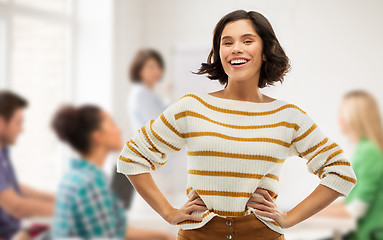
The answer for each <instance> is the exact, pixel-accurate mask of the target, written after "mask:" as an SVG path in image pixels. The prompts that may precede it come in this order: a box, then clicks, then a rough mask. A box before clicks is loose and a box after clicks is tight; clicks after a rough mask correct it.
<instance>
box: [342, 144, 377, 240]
mask: <svg viewBox="0 0 383 240" xmlns="http://www.w3.org/2000/svg"><path fill="white" fill-rule="evenodd" d="M351 165H352V168H353V170H354V171H355V175H356V178H357V183H356V186H355V187H354V188H353V189H352V190H351V192H350V194H349V195H348V196H347V197H346V198H345V201H346V204H349V203H351V201H352V200H354V199H355V198H358V199H359V200H361V201H364V202H365V203H367V204H368V205H369V208H368V210H367V212H366V214H365V215H364V216H362V217H361V218H359V219H358V221H357V229H356V231H355V233H354V235H353V238H352V239H355V240H370V239H371V238H370V236H369V235H370V232H371V231H372V230H374V229H376V228H383V154H382V151H381V150H380V148H379V147H378V146H377V145H376V144H375V143H374V142H372V141H371V140H369V139H367V138H361V139H360V140H359V142H358V144H357V146H356V148H355V151H354V155H353V157H352V159H351Z"/></svg>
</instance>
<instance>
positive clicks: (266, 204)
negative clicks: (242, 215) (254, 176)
mask: <svg viewBox="0 0 383 240" xmlns="http://www.w3.org/2000/svg"><path fill="white" fill-rule="evenodd" d="M254 192H255V193H259V194H262V195H263V196H264V198H263V197H254V196H251V197H250V199H249V201H248V202H247V204H246V206H249V207H252V208H254V210H255V213H257V214H259V215H261V216H265V217H268V218H271V219H274V220H275V221H276V222H277V223H278V224H279V225H280V226H281V227H282V228H288V227H290V226H289V224H288V222H287V213H286V212H283V211H281V210H280V209H279V208H278V206H277V205H276V204H275V202H274V200H273V198H272V197H271V196H270V194H269V192H268V191H266V190H264V189H261V188H257V189H256V190H255V191H254Z"/></svg>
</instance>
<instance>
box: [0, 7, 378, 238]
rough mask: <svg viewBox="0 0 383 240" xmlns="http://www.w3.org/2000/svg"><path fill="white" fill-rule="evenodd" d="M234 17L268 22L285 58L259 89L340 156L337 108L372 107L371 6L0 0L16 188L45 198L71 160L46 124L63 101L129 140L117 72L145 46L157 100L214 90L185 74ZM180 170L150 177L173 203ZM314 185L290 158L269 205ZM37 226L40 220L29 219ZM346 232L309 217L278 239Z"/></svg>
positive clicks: (176, 159) (145, 210)
mask: <svg viewBox="0 0 383 240" xmlns="http://www.w3.org/2000/svg"><path fill="white" fill-rule="evenodd" d="M236 9H244V10H247V11H249V10H255V11H258V12H260V13H262V14H263V15H264V16H265V17H267V18H268V19H269V21H270V22H271V24H272V26H273V28H274V30H275V32H276V35H277V37H278V39H279V40H280V42H281V45H282V47H283V48H284V50H285V51H286V54H287V56H288V57H289V58H290V60H291V65H292V70H291V71H290V72H289V73H288V74H287V76H286V77H285V81H284V83H283V84H282V85H277V86H274V87H270V88H266V89H262V92H263V93H265V94H267V95H270V96H272V97H274V98H279V99H283V100H286V101H290V102H293V103H295V104H297V105H300V106H302V108H303V109H308V110H309V112H308V114H310V115H311V116H312V117H313V119H314V120H316V122H317V123H318V125H319V126H320V127H321V129H322V130H323V132H324V133H325V134H327V135H330V136H331V137H332V138H333V139H334V140H335V141H336V142H338V143H339V145H341V146H342V147H343V148H344V150H345V154H346V156H348V157H350V158H351V155H352V150H353V146H352V144H350V142H349V141H348V139H347V138H346V136H344V135H342V133H341V131H340V127H339V124H338V114H339V104H340V100H341V98H342V96H343V95H344V94H345V93H346V92H348V91H349V90H353V89H364V90H366V91H368V92H370V93H371V94H372V95H374V96H375V97H376V99H377V101H378V102H379V103H383V95H382V94H381V91H382V89H383V83H382V74H381V67H382V63H383V61H382V55H383V45H382V44H381V43H382V42H383V28H382V27H381V24H382V23H383V14H382V11H383V2H382V1H380V0H364V1H361V0H335V1H334V0H331V1H330V0H322V1H316V0H315V1H302V0H287V1H276V0H271V1H258V0H238V1H227V0H213V1H202V0H195V1H184V0H180V1H176V0H114V1H111V0H75V1H74V0H0V88H1V89H9V90H12V91H14V92H16V93H18V94H20V95H21V96H23V97H25V98H26V99H27V100H28V101H29V103H30V104H29V107H28V108H27V109H26V111H25V123H24V132H23V134H22V135H21V136H20V138H19V140H18V142H17V144H16V145H15V146H14V147H12V156H11V159H12V162H13V165H14V168H15V170H16V173H17V176H18V179H19V181H20V182H27V183H28V184H29V185H31V186H33V187H36V188H37V189H41V190H44V191H47V192H51V193H55V192H56V190H57V184H58V182H59V180H60V178H61V177H62V175H63V173H64V172H65V170H66V169H67V168H68V158H70V157H71V156H72V155H73V154H74V153H73V151H72V150H71V149H70V148H69V147H67V146H66V145H63V144H62V143H60V142H59V140H58V139H57V138H56V137H55V135H54V133H53V131H52V130H51V128H50V121H51V119H52V116H53V114H54V112H55V111H56V110H57V108H58V107H59V106H60V105H61V104H62V103H73V104H76V105H79V104H83V103H93V104H97V105H98V106H101V107H102V108H103V109H105V110H107V111H108V112H109V113H110V114H111V116H112V117H113V118H114V120H115V121H116V124H117V125H118V126H119V127H120V128H121V129H122V132H123V134H122V135H123V140H124V141H125V140H128V139H129V138H131V137H132V136H133V134H135V130H134V129H133V128H132V127H131V122H130V121H131V120H130V118H129V111H128V110H129V109H128V108H129V104H128V97H129V94H130V90H131V86H132V82H131V81H130V80H129V74H128V69H129V66H130V64H131V63H132V59H133V57H134V56H135V54H136V52H137V51H138V50H139V49H141V48H153V49H155V50H157V51H158V52H159V53H160V54H161V55H162V56H163V59H164V63H165V68H164V75H163V77H162V81H161V82H159V84H157V85H156V86H155V89H154V92H155V93H156V94H157V95H158V96H159V97H160V98H161V99H162V100H163V101H164V102H166V103H171V102H172V101H174V100H176V99H177V98H178V97H180V96H182V95H183V94H186V93H190V92H197V91H203V92H212V91H215V90H219V89H221V88H222V87H221V86H220V85H219V84H218V82H216V81H211V80H209V79H207V78H206V77H205V76H199V75H194V74H192V73H191V71H196V70H197V69H198V68H199V67H200V64H201V63H202V62H206V59H207V56H208V53H209V51H210V48H211V44H212V37H213V28H214V26H215V24H216V23H217V21H218V20H219V19H220V18H221V17H222V16H223V15H225V14H226V13H228V12H231V11H233V10H236ZM168 84H172V85H173V88H172V91H171V94H169V92H168V91H165V89H166V88H167V86H168ZM382 106H383V104H381V105H380V107H382ZM380 110H381V111H382V110H383V109H380ZM117 156H118V153H115V154H111V155H110V156H109V157H108V161H107V164H106V165H105V171H106V172H107V173H108V174H109V176H111V177H113V174H114V166H115V162H116V159H117ZM186 170H187V162H186V151H185V149H183V150H181V151H180V152H179V153H175V154H174V155H171V156H169V162H168V163H167V165H165V166H164V167H163V168H162V169H161V171H160V172H158V173H153V176H154V177H155V179H156V180H158V181H157V184H158V186H159V187H160V189H161V190H162V191H163V192H164V193H165V195H166V196H167V197H168V200H169V201H170V202H171V203H172V204H174V206H175V207H180V206H181V205H182V204H183V202H185V201H186V200H187V197H186V193H185V191H186V189H185V186H186V179H187V175H186ZM318 182H319V179H318V178H317V176H315V175H312V174H310V173H309V172H308V171H307V168H306V166H305V162H304V161H303V160H302V159H300V158H298V157H292V158H289V159H288V160H287V161H286V163H285V166H284V169H283V172H282V174H281V176H280V194H279V197H278V199H277V204H278V205H279V206H280V208H281V209H282V210H285V211H287V210H289V209H291V208H292V207H294V206H295V205H296V204H298V203H299V202H300V201H302V200H303V199H304V198H305V197H306V196H308V195H309V194H310V193H311V192H312V190H313V189H314V188H315V186H316V185H317V184H318ZM131 201H132V202H131V205H130V207H129V208H128V209H127V214H128V216H129V224H132V225H134V226H139V227H142V228H158V229H162V230H166V231H169V232H172V233H174V234H176V231H177V227H176V226H171V225H169V224H167V223H166V222H165V221H164V220H163V219H161V218H160V216H159V215H158V214H156V213H155V212H154V210H152V209H151V208H150V207H149V206H148V205H147V204H146V203H145V202H144V201H143V200H142V199H141V197H140V196H138V195H137V194H134V196H132V198H131ZM38 220H41V221H43V222H44V221H45V222H49V219H34V220H33V221H38ZM31 221H32V220H26V221H25V223H24V224H28V222H31ZM354 225H355V222H353V221H351V220H345V219H334V218H313V219H309V220H307V221H305V222H302V223H301V224H298V225H297V226H294V227H293V228H291V229H289V230H288V232H287V233H286V237H287V239H291V240H293V239H309V238H308V237H307V236H311V237H313V236H314V237H315V236H318V237H319V236H331V235H334V234H335V235H336V234H337V231H338V230H339V229H343V230H344V228H352V227H353V226H354ZM343 230H341V231H343ZM310 239H311V238H310ZM312 239H314V238H312Z"/></svg>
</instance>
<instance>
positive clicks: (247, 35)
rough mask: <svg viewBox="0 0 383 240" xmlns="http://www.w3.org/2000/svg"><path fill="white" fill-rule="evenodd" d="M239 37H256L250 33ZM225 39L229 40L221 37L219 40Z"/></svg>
mask: <svg viewBox="0 0 383 240" xmlns="http://www.w3.org/2000/svg"><path fill="white" fill-rule="evenodd" d="M241 37H257V36H255V35H254V34H251V33H246V34H243V35H242V36H241ZM226 38H231V36H223V37H222V38H221V40H223V39H226Z"/></svg>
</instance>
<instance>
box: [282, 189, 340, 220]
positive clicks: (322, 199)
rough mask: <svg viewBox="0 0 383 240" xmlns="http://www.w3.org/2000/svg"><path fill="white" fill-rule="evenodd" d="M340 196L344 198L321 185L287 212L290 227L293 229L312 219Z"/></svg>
mask: <svg viewBox="0 0 383 240" xmlns="http://www.w3.org/2000/svg"><path fill="white" fill-rule="evenodd" d="M340 196H342V194H341V193H339V192H337V191H335V190H333V189H331V188H328V187H326V186H324V185H322V184H319V185H318V187H317V188H316V189H315V190H314V191H313V192H312V193H311V194H310V195H309V196H307V197H306V198H305V199H304V200H303V201H302V202H300V203H299V204H298V205H297V206H295V207H294V208H293V209H291V210H290V211H288V212H287V222H288V226H289V227H292V226H294V225H296V224H297V223H299V222H301V221H303V220H305V219H307V218H309V217H311V216H312V215H314V214H316V213H317V212H319V211H320V210H322V209H323V208H325V207H326V206H328V205H329V204H330V203H332V202H333V201H334V200H336V199H337V198H338V197H340Z"/></svg>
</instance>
